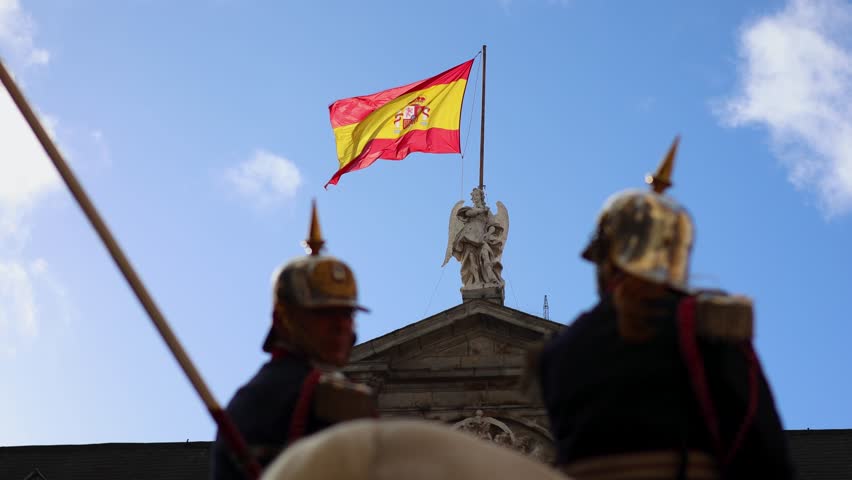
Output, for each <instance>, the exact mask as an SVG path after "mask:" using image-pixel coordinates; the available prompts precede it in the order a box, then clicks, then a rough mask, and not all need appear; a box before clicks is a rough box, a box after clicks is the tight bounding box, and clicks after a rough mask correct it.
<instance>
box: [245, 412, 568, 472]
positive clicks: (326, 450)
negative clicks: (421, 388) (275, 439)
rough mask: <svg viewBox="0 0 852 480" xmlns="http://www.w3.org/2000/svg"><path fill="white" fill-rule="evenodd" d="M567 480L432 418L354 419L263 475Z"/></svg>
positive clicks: (294, 449) (302, 445) (301, 444)
mask: <svg viewBox="0 0 852 480" xmlns="http://www.w3.org/2000/svg"><path fill="white" fill-rule="evenodd" d="M307 479H310V480H436V479H459V480H567V479H568V477H566V476H565V475H563V474H561V473H560V472H558V471H557V470H554V469H553V468H550V467H548V466H547V465H544V464H542V463H540V462H538V461H536V460H533V459H530V458H527V457H526V456H524V455H523V454H521V453H518V452H515V451H513V450H510V449H508V448H505V447H501V446H498V445H496V444H493V443H490V442H484V441H482V440H480V439H477V438H475V437H473V436H472V435H470V434H467V433H463V432H459V431H456V430H452V429H451V428H450V427H449V426H445V425H442V424H439V423H435V422H428V421H422V420H420V421H418V420H390V419H389V420H357V421H351V422H344V423H341V424H339V425H336V426H334V427H332V428H329V429H326V430H323V431H322V432H320V433H316V434H314V435H311V436H309V437H307V438H304V439H302V440H300V441H298V442H296V443H294V444H293V445H291V446H290V447H288V448H287V450H285V451H284V452H283V453H282V454H281V455H279V456H278V458H277V459H276V460H275V461H274V462H273V463H272V464H271V465H269V468H267V469H266V472H265V473H264V475H263V477H262V480H307Z"/></svg>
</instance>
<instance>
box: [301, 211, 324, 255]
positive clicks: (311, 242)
mask: <svg viewBox="0 0 852 480" xmlns="http://www.w3.org/2000/svg"><path fill="white" fill-rule="evenodd" d="M323 245H325V240H323V238H322V231H321V230H320V224H319V216H318V215H317V200H316V199H314V200H313V201H312V202H311V227H310V230H309V231H308V239H307V240H305V241H304V242H302V246H304V247H305V251H306V252H307V253H308V254H310V255H313V256H316V255H319V254H320V250H322V247H323Z"/></svg>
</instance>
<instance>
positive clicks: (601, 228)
mask: <svg viewBox="0 0 852 480" xmlns="http://www.w3.org/2000/svg"><path fill="white" fill-rule="evenodd" d="M677 144H678V139H677V138H676V139H675V141H674V143H673V144H672V146H671V148H670V149H669V152H668V154H667V155H666V156H665V158H664V159H663V162H662V163H661V164H660V167H659V168H658V169H657V172H656V173H655V174H654V175H649V176H648V177H646V181H647V182H648V183H649V184H651V186H652V191H650V192H647V191H640V190H627V191H623V192H619V193H617V194H615V195H613V196H612V197H610V198H609V199H608V200H607V201H606V203H604V206H603V209H602V210H601V213H600V215H599V216H598V222H597V228H596V229H595V232H594V234H593V235H592V239H591V240H590V241H589V244H588V245H587V246H586V248H585V249H584V250H583V253H582V256H583V258H584V259H586V260H589V261H590V262H593V263H595V265H596V266H597V269H598V287H599V288H600V289H601V290H602V291H603V290H606V289H608V288H609V287H610V284H611V282H612V281H613V280H614V279H615V278H616V277H617V276H618V274H619V273H620V272H624V273H627V274H630V275H633V276H635V277H638V278H640V279H643V280H646V281H649V282H651V283H655V284H660V285H666V286H668V287H671V288H673V289H675V290H680V291H686V290H687V281H688V276H689V256H690V252H691V250H692V242H693V236H694V229H693V223H692V219H691V218H690V216H689V213H688V212H687V211H686V209H685V208H684V207H683V206H681V205H680V204H679V203H677V202H676V201H675V200H673V199H672V198H670V197H667V196H665V195H663V192H664V191H665V189H666V188H668V187H669V186H671V171H672V167H673V165H674V157H675V153H676V151H677Z"/></svg>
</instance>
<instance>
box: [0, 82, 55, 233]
mask: <svg viewBox="0 0 852 480" xmlns="http://www.w3.org/2000/svg"><path fill="white" fill-rule="evenodd" d="M0 90H2V91H0V132H3V142H2V144H0V239H3V238H4V236H8V235H13V234H17V233H20V232H22V231H25V230H26V229H25V227H24V226H22V225H21V224H20V222H21V219H22V217H23V216H24V215H25V213H26V211H27V210H29V209H30V208H32V206H33V205H34V204H35V202H36V201H37V200H38V199H39V198H40V197H42V196H43V195H44V194H46V193H48V192H51V191H53V190H56V189H57V188H58V187H59V180H60V179H59V175H58V174H57V173H56V170H55V169H54V167H53V165H52V164H51V163H50V161H49V160H48V158H47V154H45V153H44V149H43V148H42V147H41V145H40V144H39V143H38V141H37V140H36V138H35V135H34V134H33V133H32V131H31V130H30V128H29V126H28V125H27V124H26V122H25V121H24V118H23V116H22V115H21V114H20V112H19V111H18V109H17V107H15V104H14V103H13V102H12V99H11V97H9V93H8V92H7V91H6V90H5V89H0ZM48 123H50V122H48ZM54 123H55V122H54ZM4 234H5V235H4Z"/></svg>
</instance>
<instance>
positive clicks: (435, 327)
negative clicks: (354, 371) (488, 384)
mask: <svg viewBox="0 0 852 480" xmlns="http://www.w3.org/2000/svg"><path fill="white" fill-rule="evenodd" d="M561 327H562V324H559V323H556V322H552V321H550V320H545V319H543V318H540V317H536V316H533V315H529V314H527V313H524V312H521V311H518V310H515V309H512V308H509V307H505V306H503V305H499V304H495V303H492V302H488V301H486V300H471V301H468V302H465V303H462V304H460V305H457V306H455V307H453V308H450V309H448V310H444V311H443V312H440V313H437V314H435V315H432V316H431V317H428V318H425V319H423V320H420V321H418V322H415V323H412V324H410V325H407V326H405V327H403V328H400V329H399V330H395V331H393V332H390V333H388V334H386V335H382V336H381V337H378V338H375V339H373V340H370V341H368V342H364V343H362V344H359V345H357V346H355V348H354V350H353V352H352V356H351V360H350V361H351V364H370V363H376V364H393V365H394V366H395V367H396V366H399V367H400V368H405V367H404V365H406V364H409V365H412V366H413V364H412V362H416V361H418V360H425V359H435V360H436V362H437V363H441V362H440V359H442V358H443V359H446V358H452V357H460V358H465V357H469V358H471V359H474V358H484V357H493V356H504V357H517V356H521V355H523V353H524V352H525V351H526V350H527V349H528V348H529V347H531V346H533V345H535V344H537V343H538V342H540V341H541V339H542V338H544V337H547V336H549V335H550V334H552V333H554V332H556V331H558V330H559V329H560V328H561ZM445 362H446V361H445ZM470 362H473V363H471V365H470V366H476V365H474V363H475V362H474V361H473V360H470ZM352 366H354V365H352ZM455 366H457V367H463V365H461V364H459V365H455ZM433 367H438V365H437V364H436V365H433ZM446 367H451V365H446Z"/></svg>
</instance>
